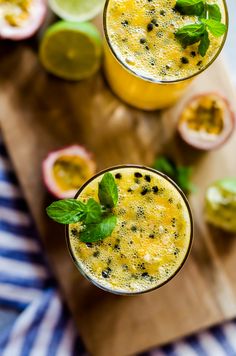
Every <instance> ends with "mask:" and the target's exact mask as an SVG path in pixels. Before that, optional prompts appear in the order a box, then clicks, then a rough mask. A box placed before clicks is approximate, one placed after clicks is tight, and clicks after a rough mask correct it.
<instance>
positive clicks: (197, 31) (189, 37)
mask: <svg viewBox="0 0 236 356" xmlns="http://www.w3.org/2000/svg"><path fill="white" fill-rule="evenodd" d="M205 28H206V27H205V25H204V24H203V23H199V24H194V25H186V26H183V27H181V28H180V29H179V30H178V31H177V32H176V33H175V36H176V37H177V38H178V40H179V41H180V43H181V45H182V47H183V48H186V47H187V46H190V45H192V44H194V43H196V42H199V41H200V39H201V37H202V36H203V34H204V32H205Z"/></svg>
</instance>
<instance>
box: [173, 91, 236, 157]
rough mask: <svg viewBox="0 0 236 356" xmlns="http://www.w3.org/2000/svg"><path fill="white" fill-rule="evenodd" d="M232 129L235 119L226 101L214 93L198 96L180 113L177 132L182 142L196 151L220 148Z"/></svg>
mask: <svg viewBox="0 0 236 356" xmlns="http://www.w3.org/2000/svg"><path fill="white" fill-rule="evenodd" d="M234 128H235V116H234V113H233V111H232V109H231V107H230V104H229V102H228V100H227V99H226V98H224V97H223V96H222V95H220V94H217V93H206V94H202V95H197V96H195V97H193V98H192V99H190V101H189V102H188V103H187V105H186V106H185V108H184V109H183V111H182V113H181V115H180V118H179V122H178V131H179V134H180V136H181V138H182V139H183V140H184V141H185V142H186V143H187V144H189V145H190V146H192V147H194V148H196V149H199V150H212V149H215V148H218V147H220V146H221V145H223V144H224V143H225V142H226V141H227V140H228V139H229V138H230V136H231V134H232V133H233V131H234Z"/></svg>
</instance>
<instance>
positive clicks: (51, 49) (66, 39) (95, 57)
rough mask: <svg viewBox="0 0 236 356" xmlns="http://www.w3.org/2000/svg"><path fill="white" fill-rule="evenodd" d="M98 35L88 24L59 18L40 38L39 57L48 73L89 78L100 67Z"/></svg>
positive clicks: (76, 78) (70, 78) (74, 78)
mask: <svg viewBox="0 0 236 356" xmlns="http://www.w3.org/2000/svg"><path fill="white" fill-rule="evenodd" d="M101 54H102V40H101V36H100V34H99V32H98V30H97V29H96V27H95V26H94V25H92V24H91V23H75V22H66V21H60V22H57V23H56V24H53V25H52V26H51V27H49V28H48V29H47V30H46V32H45V33H44V36H43V38H42V41H41V44H40V51H39V56H40V60H41V63H42V64H43V66H44V67H45V69H46V70H47V71H49V72H50V73H52V74H54V75H56V76H58V77H60V78H63V79H68V80H80V79H85V78H88V77H90V76H91V75H92V74H94V73H95V72H96V71H97V70H98V69H99V67H100V64H101Z"/></svg>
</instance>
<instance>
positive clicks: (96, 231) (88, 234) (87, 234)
mask: <svg viewBox="0 0 236 356" xmlns="http://www.w3.org/2000/svg"><path fill="white" fill-rule="evenodd" d="M116 222H117V218H116V216H115V215H110V216H107V217H104V218H103V219H102V220H101V221H100V222H98V223H95V224H89V225H86V226H85V229H84V230H82V231H81V232H80V234H79V238H80V240H81V241H83V242H95V241H99V240H103V239H104V238H105V237H108V236H110V235H111V233H112V231H113V230H114V228H115V226H116Z"/></svg>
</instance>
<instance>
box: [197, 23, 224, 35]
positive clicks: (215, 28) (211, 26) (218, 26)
mask: <svg viewBox="0 0 236 356" xmlns="http://www.w3.org/2000/svg"><path fill="white" fill-rule="evenodd" d="M202 22H203V23H204V24H205V25H206V27H207V28H208V30H209V31H210V32H211V33H212V35H213V36H215V37H221V36H222V35H223V34H224V33H225V31H226V25H225V24H223V23H221V22H219V21H216V20H213V19H202Z"/></svg>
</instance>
